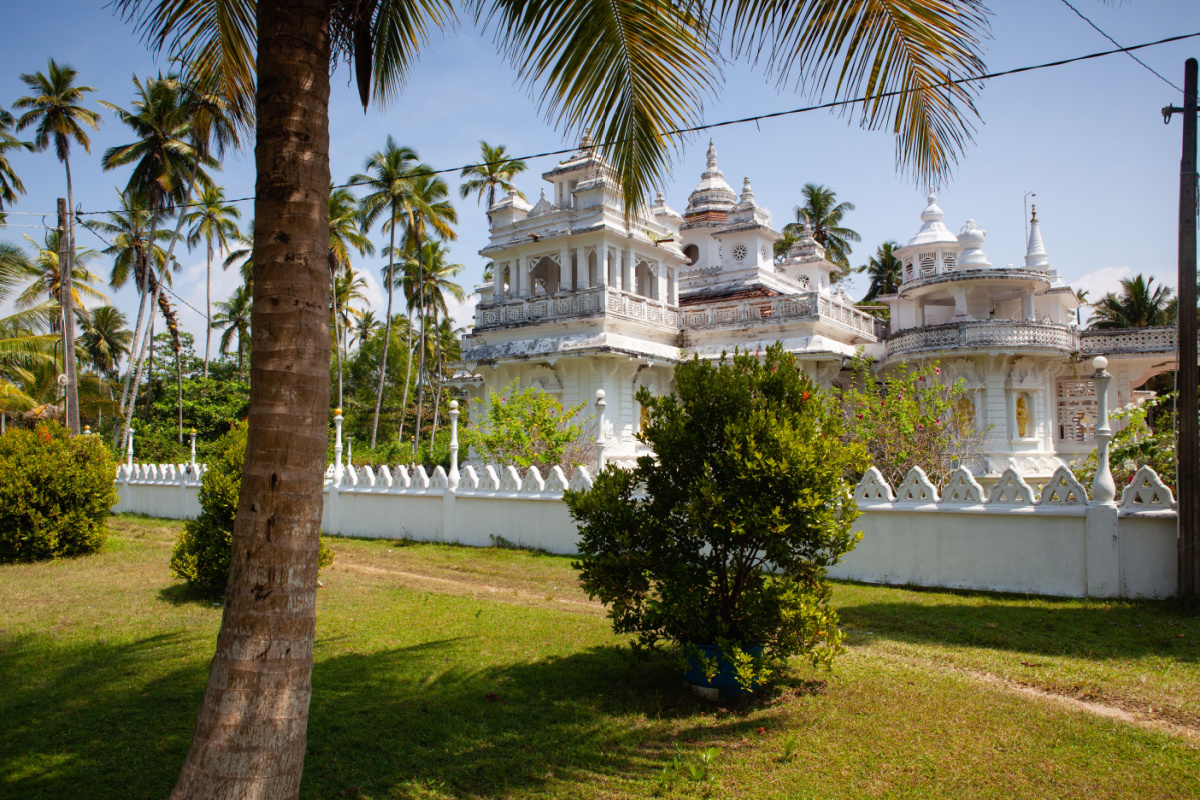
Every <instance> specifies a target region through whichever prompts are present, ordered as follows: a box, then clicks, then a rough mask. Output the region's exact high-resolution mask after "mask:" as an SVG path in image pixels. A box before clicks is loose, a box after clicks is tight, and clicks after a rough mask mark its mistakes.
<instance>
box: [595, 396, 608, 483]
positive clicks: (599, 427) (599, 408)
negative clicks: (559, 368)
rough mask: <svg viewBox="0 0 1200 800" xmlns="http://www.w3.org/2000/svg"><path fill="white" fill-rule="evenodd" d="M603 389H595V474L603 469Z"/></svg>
mask: <svg viewBox="0 0 1200 800" xmlns="http://www.w3.org/2000/svg"><path fill="white" fill-rule="evenodd" d="M605 405H606V403H605V402H604V390H603V389H597V390H596V474H597V475H599V474H600V473H601V472H603V471H604V406H605Z"/></svg>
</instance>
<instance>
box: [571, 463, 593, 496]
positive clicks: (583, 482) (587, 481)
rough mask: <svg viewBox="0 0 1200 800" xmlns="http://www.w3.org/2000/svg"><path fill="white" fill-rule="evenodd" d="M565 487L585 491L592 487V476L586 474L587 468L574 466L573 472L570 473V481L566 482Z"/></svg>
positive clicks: (575, 490)
mask: <svg viewBox="0 0 1200 800" xmlns="http://www.w3.org/2000/svg"><path fill="white" fill-rule="evenodd" d="M567 488H568V489H570V490H571V491H573V492H586V491H587V490H588V489H591V488H592V476H591V475H589V474H588V471H587V468H585V467H576V468H575V472H574V473H573V474H572V475H571V482H570V483H569V484H567Z"/></svg>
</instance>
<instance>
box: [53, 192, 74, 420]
mask: <svg viewBox="0 0 1200 800" xmlns="http://www.w3.org/2000/svg"><path fill="white" fill-rule="evenodd" d="M70 238H71V226H70V221H69V220H68V218H67V201H66V198H63V197H60V198H58V285H59V305H60V306H61V307H62V321H63V327H62V335H63V373H64V374H65V375H66V376H67V384H66V387H65V388H66V397H65V398H64V400H63V422H64V423H65V424H66V426H67V427H68V428H69V429H70V430H71V433H73V434H75V435H76V436H78V435H79V380H78V379H79V372H78V371H77V370H76V368H75V311H74V308H73V307H72V303H71V299H72V292H71V278H72V274H71V273H72V272H74V267H75V265H74V264H72V263H71V249H72V248H71V241H70Z"/></svg>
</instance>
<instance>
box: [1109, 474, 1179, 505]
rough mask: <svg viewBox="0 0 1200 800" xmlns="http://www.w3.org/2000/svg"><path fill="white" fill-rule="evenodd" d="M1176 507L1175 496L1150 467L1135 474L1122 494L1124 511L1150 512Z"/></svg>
mask: <svg viewBox="0 0 1200 800" xmlns="http://www.w3.org/2000/svg"><path fill="white" fill-rule="evenodd" d="M1174 507H1175V496H1174V495H1173V494H1171V489H1170V488H1169V487H1168V486H1167V485H1166V484H1165V483H1163V482H1162V478H1160V477H1158V473H1157V472H1155V471H1154V470H1153V469H1151V468H1150V467H1146V466H1144V467H1142V468H1141V469H1139V470H1138V471H1137V472H1136V473H1134V476H1133V481H1132V482H1131V483H1130V484H1129V485H1128V486H1126V487H1125V491H1123V492H1122V493H1121V509H1122V510H1123V511H1150V510H1156V509H1170V508H1174Z"/></svg>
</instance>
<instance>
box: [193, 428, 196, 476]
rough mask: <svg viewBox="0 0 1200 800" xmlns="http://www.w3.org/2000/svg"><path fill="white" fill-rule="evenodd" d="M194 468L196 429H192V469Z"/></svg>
mask: <svg viewBox="0 0 1200 800" xmlns="http://www.w3.org/2000/svg"><path fill="white" fill-rule="evenodd" d="M195 466H196V429H195V428H192V467H193V468H195Z"/></svg>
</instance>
